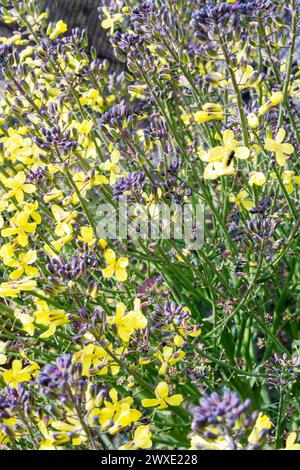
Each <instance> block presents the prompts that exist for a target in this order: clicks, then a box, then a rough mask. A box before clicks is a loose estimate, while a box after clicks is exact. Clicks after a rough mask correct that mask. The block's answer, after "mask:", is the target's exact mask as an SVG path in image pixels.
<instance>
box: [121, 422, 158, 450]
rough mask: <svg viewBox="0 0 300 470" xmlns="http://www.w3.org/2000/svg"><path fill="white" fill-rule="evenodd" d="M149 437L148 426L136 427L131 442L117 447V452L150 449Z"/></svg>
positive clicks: (150, 435)
mask: <svg viewBox="0 0 300 470" xmlns="http://www.w3.org/2000/svg"><path fill="white" fill-rule="evenodd" d="M151 437H152V434H151V431H150V426H149V425H146V426H138V427H137V428H136V430H135V431H134V436H133V440H132V441H130V442H128V443H127V444H124V445H122V446H121V447H119V450H137V449H151V447H152V440H151Z"/></svg>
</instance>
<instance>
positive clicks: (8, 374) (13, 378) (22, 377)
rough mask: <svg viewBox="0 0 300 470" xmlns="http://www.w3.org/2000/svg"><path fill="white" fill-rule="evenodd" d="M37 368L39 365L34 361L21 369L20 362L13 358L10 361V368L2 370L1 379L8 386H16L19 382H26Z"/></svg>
mask: <svg viewBox="0 0 300 470" xmlns="http://www.w3.org/2000/svg"><path fill="white" fill-rule="evenodd" d="M38 369H39V366H38V365H37V364H35V363H33V364H31V365H30V366H26V367H24V369H22V362H21V361H19V360H18V359H15V360H14V361H13V363H12V368H11V369H9V370H6V371H5V372H4V374H3V379H4V381H5V382H6V383H7V384H8V385H9V387H11V388H17V387H18V384H19V383H22V382H28V381H29V380H30V379H31V376H32V374H33V373H34V372H36V371H37V370H38Z"/></svg>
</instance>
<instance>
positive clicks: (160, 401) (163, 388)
mask: <svg viewBox="0 0 300 470" xmlns="http://www.w3.org/2000/svg"><path fill="white" fill-rule="evenodd" d="M155 396H156V398H145V399H144V400H142V405H143V406H144V407H145V408H149V407H152V406H157V408H158V409H159V410H163V409H165V408H168V406H179V405H180V404H181V403H182V402H183V396H182V395H179V394H177V395H172V396H170V397H169V386H168V384H167V382H160V383H159V384H158V385H157V387H156V389H155Z"/></svg>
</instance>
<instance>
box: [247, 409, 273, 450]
mask: <svg viewBox="0 0 300 470" xmlns="http://www.w3.org/2000/svg"><path fill="white" fill-rule="evenodd" d="M271 427H272V423H271V421H270V418H269V417H268V416H266V415H264V414H263V413H259V415H258V417H257V419H256V422H255V425H254V428H253V430H252V432H251V434H250V436H249V437H248V442H249V444H252V445H255V444H259V441H260V440H261V438H262V436H263V434H264V432H265V431H268V430H269V429H271Z"/></svg>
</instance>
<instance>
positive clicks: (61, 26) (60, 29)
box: [49, 20, 68, 39]
mask: <svg viewBox="0 0 300 470" xmlns="http://www.w3.org/2000/svg"><path fill="white" fill-rule="evenodd" d="M51 29H52V28H51ZM66 31H68V26H67V25H66V23H64V22H63V21H62V20H59V21H58V22H57V23H56V25H55V26H54V29H52V31H51V32H50V34H49V38H50V39H56V38H57V37H58V36H60V35H61V34H64V33H65V32H66Z"/></svg>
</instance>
